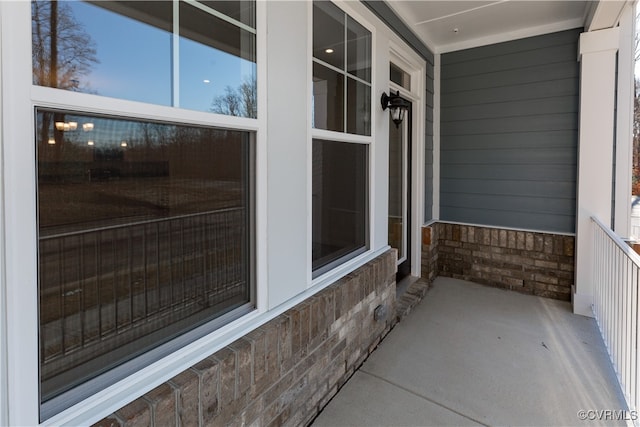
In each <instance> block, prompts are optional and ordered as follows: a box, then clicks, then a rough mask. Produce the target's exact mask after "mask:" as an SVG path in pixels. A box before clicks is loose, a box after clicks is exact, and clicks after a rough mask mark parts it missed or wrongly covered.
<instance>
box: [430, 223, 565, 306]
mask: <svg viewBox="0 0 640 427" xmlns="http://www.w3.org/2000/svg"><path fill="white" fill-rule="evenodd" d="M425 228H428V229H430V231H429V232H428V233H427V234H428V235H429V236H431V239H430V241H429V244H428V245H425V241H424V235H425V233H424V231H423V255H422V271H423V273H422V275H423V277H424V278H425V279H430V278H431V279H430V280H432V278H433V277H435V276H438V275H439V276H446V277H454V278H457V279H463V280H470V281H474V282H476V283H481V284H485V285H490V286H496V287H500V288H506V289H512V290H517V291H520V292H524V293H528V294H533V295H538V296H543V297H549V298H555V299H560V300H564V301H569V300H570V299H571V286H572V285H573V283H574V262H575V261H574V246H575V237H573V236H564V235H557V234H551V233H537V232H528V231H515V230H505V229H499V228H489V227H477V226H471V225H459V224H445V223H436V224H432V225H430V226H428V227H425ZM434 252H435V254H434Z"/></svg>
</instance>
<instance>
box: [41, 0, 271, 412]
mask: <svg viewBox="0 0 640 427" xmlns="http://www.w3.org/2000/svg"><path fill="white" fill-rule="evenodd" d="M255 6H256V5H255V2H254V1H200V2H197V1H184V2H183V1H144V2H141V1H109V2H106V1H96V2H93V1H92V2H60V1H42V0H34V1H32V3H31V14H32V66H33V84H34V85H38V86H46V87H51V88H55V89H61V91H60V92H59V95H58V96H59V99H68V100H69V101H68V103H66V104H64V108H62V107H60V108H49V107H45V106H46V105H50V104H49V103H48V102H47V101H48V100H47V99H42V98H39V99H34V104H35V105H36V108H35V128H34V135H35V144H36V154H37V158H36V166H37V209H38V216H37V217H38V297H39V362H40V366H39V377H40V402H41V417H42V418H45V419H46V418H48V417H50V416H51V415H53V414H55V413H57V412H59V411H61V410H63V409H65V408H67V407H69V406H70V405H72V404H74V403H77V402H79V401H81V400H82V399H84V398H86V397H87V396H90V395H91V394H93V393H95V392H96V391H98V390H100V389H102V388H105V387H106V386H109V385H111V384H114V383H116V382H117V381H119V380H120V379H122V378H125V377H126V376H127V375H130V374H131V373H132V372H135V371H136V370H138V369H140V368H141V367H143V366H146V365H148V364H149V363H152V362H154V361H156V360H159V359H161V358H163V357H165V356H167V355H169V354H171V353H172V352H174V351H176V350H177V349H179V348H181V347H183V346H185V345H186V344H188V343H190V342H192V341H193V340H195V339H198V338H200V337H203V336H205V335H207V334H209V333H210V332H212V331H214V330H215V329H217V328H219V327H220V326H221V325H223V324H225V323H228V322H230V321H232V320H234V319H236V318H238V317H240V316H242V315H244V314H246V313H248V312H249V311H251V310H253V309H254V308H255V298H254V294H255V292H254V288H255V278H254V275H255V262H254V259H255V242H254V235H255V231H254V224H255V219H254V213H255V206H254V193H255V178H254V173H255V170H256V167H255V154H254V153H255V139H256V130H257V129H258V124H256V120H252V119H254V118H256V117H257V114H258V111H257V102H256V101H257V93H256V29H255V28H256V16H255ZM40 92H43V93H44V92H45V91H43V90H40ZM71 92H83V93H86V94H90V95H91V96H93V98H91V97H87V96H83V97H79V96H77V95H74V94H72V93H71ZM96 95H97V96H101V97H109V98H112V99H110V100H108V102H105V104H108V109H102V108H101V107H97V105H101V101H103V100H105V98H98V97H96ZM40 96H42V95H40ZM127 101H137V102H140V103H144V104H139V105H140V108H138V107H137V106H136V104H133V103H131V102H127ZM84 102H86V103H87V104H86V105H89V107H87V106H86V105H85V104H79V103H84ZM58 104H59V103H58ZM148 104H156V105H163V106H170V107H176V108H173V109H168V108H164V109H158V108H156V109H154V111H161V112H160V113H154V115H153V116H149V115H148V114H147V111H146V110H147V108H145V107H147V106H148ZM132 105H133V106H132ZM119 107H122V108H123V111H128V113H126V114H124V113H121V112H120V109H119ZM97 108H100V110H96V109H97ZM177 108H180V109H182V110H180V111H179V113H178V110H177ZM189 110H197V111H205V112H210V113H218V114H221V115H222V116H220V115H217V116H216V115H213V114H210V115H208V116H207V117H211V120H212V121H213V120H215V123H216V125H215V126H214V125H208V124H207V123H208V120H206V119H202V117H203V116H206V115H203V114H202V113H194V112H190V111H189ZM98 111H99V113H98ZM105 111H106V112H105ZM174 113H175V114H176V116H178V115H179V117H180V120H178V119H176V118H174V116H173V114H174ZM158 114H161V116H158ZM192 115H194V116H197V117H196V118H194V121H193V123H197V124H188V123H185V121H188V118H190V117H191V116H192ZM230 115H231V116H238V117H243V118H245V119H233V120H230V119H229V118H227V117H225V116H230ZM150 117H152V118H153V120H151V119H150ZM185 118H186V119H185ZM239 123H240V125H239ZM242 123H246V124H247V126H246V128H238V126H241V124H242Z"/></svg>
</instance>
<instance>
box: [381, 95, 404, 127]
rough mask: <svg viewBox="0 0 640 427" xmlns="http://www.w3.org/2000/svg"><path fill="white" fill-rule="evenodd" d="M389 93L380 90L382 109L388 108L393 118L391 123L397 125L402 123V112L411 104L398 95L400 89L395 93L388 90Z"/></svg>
mask: <svg viewBox="0 0 640 427" xmlns="http://www.w3.org/2000/svg"><path fill="white" fill-rule="evenodd" d="M389 93H390V95H387V94H386V92H382V98H380V103H381V104H382V111H384V110H386V109H387V108H389V112H390V113H391V120H393V123H395V124H396V127H398V126H400V123H402V120H404V114H405V112H406V111H407V110H408V109H409V106H410V105H411V104H410V103H409V101H407V100H406V99H403V98H402V97H401V96H400V91H397V92H396V93H393V92H391V91H390V92H389Z"/></svg>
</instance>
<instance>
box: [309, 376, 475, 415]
mask: <svg viewBox="0 0 640 427" xmlns="http://www.w3.org/2000/svg"><path fill="white" fill-rule="evenodd" d="M383 402H384V404H381V403H383ZM398 414H402V416H398ZM427 421H428V423H429V425H434V426H477V425H481V424H478V423H476V422H475V421H473V420H470V419H468V418H466V417H464V416H462V415H460V414H457V413H455V412H453V411H451V410H449V409H447V408H444V407H442V406H440V405H438V404H436V403H433V402H430V401H429V400H427V399H425V398H424V397H422V396H419V395H416V394H415V393H412V392H410V391H407V390H404V389H402V388H401V387H399V386H398V385H396V384H390V383H388V382H387V381H385V380H382V379H380V378H377V377H374V376H372V375H371V374H368V373H366V372H363V371H358V372H356V373H355V374H354V376H353V377H351V379H350V380H349V382H348V383H347V384H345V386H344V387H343V388H342V390H340V393H339V394H338V395H337V397H336V398H335V399H334V401H332V402H331V403H330V409H328V410H325V411H323V412H322V413H321V414H320V416H319V417H318V418H317V419H316V421H315V422H314V424H313V425H314V427H325V426H326V427H335V426H398V427H401V426H419V425H425V422H427Z"/></svg>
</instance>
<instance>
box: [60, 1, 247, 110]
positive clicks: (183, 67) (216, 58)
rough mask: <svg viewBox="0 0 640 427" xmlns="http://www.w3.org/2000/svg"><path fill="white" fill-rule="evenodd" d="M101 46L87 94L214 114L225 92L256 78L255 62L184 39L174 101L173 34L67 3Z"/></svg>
mask: <svg viewBox="0 0 640 427" xmlns="http://www.w3.org/2000/svg"><path fill="white" fill-rule="evenodd" d="M67 4H68V5H69V6H70V8H71V10H72V12H73V14H74V16H75V18H76V20H77V21H78V22H79V23H81V24H82V25H83V26H84V28H85V30H86V32H87V33H88V34H89V35H90V36H91V38H92V39H93V41H94V42H95V45H96V51H97V55H96V56H97V58H98V60H99V61H100V62H99V63H97V64H92V66H91V73H90V74H89V75H88V76H84V77H83V80H85V79H86V82H84V81H83V82H82V85H81V87H84V88H85V89H84V90H83V91H87V92H91V93H95V94H97V95H102V96H109V97H115V98H121V99H128V100H134V101H141V102H148V103H152V104H159V105H169V106H170V105H172V104H174V105H178V104H179V106H180V107H182V108H189V109H194V110H199V111H210V109H211V104H212V101H213V99H214V98H215V97H217V96H220V95H223V94H224V92H225V88H226V87H227V86H230V87H232V88H237V87H239V86H240V84H241V83H242V82H243V80H245V79H247V78H248V79H255V72H256V66H255V63H253V62H251V61H247V60H244V59H241V58H239V57H237V56H234V55H231V54H228V53H226V52H223V51H221V50H218V49H215V48H212V47H211V46H206V45H203V44H201V43H198V42H195V41H192V40H188V39H186V38H181V40H180V43H179V54H180V69H179V74H180V78H179V81H180V88H179V90H180V100H179V102H175V103H174V102H172V96H173V93H172V58H171V54H172V44H173V37H172V34H171V33H170V32H168V31H165V30H163V29H160V28H157V27H154V26H151V25H148V24H146V23H143V22H140V21H136V20H134V19H131V18H128V17H125V16H123V15H120V14H117V13H114V12H112V11H109V10H107V9H104V8H102V7H99V6H95V5H92V4H88V3H84V2H75V1H74V2H68V3H67Z"/></svg>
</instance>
